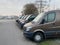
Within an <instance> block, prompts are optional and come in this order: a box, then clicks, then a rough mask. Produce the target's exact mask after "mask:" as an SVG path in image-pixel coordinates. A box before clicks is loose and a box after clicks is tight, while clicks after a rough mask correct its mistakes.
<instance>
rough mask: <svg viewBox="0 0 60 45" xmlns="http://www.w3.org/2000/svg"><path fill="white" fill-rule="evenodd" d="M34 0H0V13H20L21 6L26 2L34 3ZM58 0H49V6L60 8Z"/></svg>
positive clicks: (59, 0)
mask: <svg viewBox="0 0 60 45" xmlns="http://www.w3.org/2000/svg"><path fill="white" fill-rule="evenodd" d="M35 1H36V0H0V15H20V14H21V11H22V10H23V6H24V5H25V4H27V3H34V2H35ZM59 4H60V0H51V4H50V5H51V7H53V5H56V6H55V7H57V8H60V6H59Z"/></svg>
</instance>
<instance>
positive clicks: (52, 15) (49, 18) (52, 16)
mask: <svg viewBox="0 0 60 45" xmlns="http://www.w3.org/2000/svg"><path fill="white" fill-rule="evenodd" d="M55 17H56V14H55V12H54V13H49V14H47V15H46V16H45V23H47V22H52V21H54V20H55Z"/></svg>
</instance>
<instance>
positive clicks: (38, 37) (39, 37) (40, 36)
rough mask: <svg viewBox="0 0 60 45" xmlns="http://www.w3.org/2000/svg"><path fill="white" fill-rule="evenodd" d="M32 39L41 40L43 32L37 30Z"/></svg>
mask: <svg viewBox="0 0 60 45" xmlns="http://www.w3.org/2000/svg"><path fill="white" fill-rule="evenodd" d="M33 39H34V41H35V42H41V41H43V39H44V38H43V34H42V33H39V32H37V33H36V34H35V35H34V36H33Z"/></svg>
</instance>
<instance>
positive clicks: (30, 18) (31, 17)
mask: <svg viewBox="0 0 60 45" xmlns="http://www.w3.org/2000/svg"><path fill="white" fill-rule="evenodd" d="M35 17H36V16H34V15H32V16H30V17H29V19H28V20H29V21H32V20H33V19H34V18H35Z"/></svg>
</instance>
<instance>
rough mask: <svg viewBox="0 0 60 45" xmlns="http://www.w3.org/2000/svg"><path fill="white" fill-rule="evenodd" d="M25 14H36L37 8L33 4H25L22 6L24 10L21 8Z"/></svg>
mask: <svg viewBox="0 0 60 45" xmlns="http://www.w3.org/2000/svg"><path fill="white" fill-rule="evenodd" d="M23 12H24V14H25V15H29V14H35V15H37V14H38V9H37V8H36V6H35V5H34V4H26V5H25V6H24V10H23Z"/></svg>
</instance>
